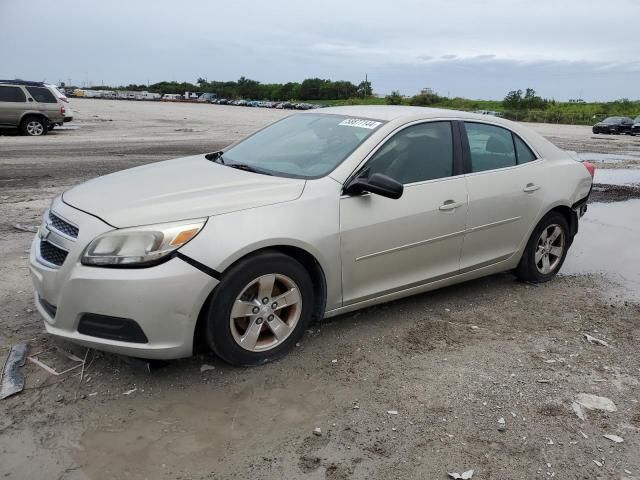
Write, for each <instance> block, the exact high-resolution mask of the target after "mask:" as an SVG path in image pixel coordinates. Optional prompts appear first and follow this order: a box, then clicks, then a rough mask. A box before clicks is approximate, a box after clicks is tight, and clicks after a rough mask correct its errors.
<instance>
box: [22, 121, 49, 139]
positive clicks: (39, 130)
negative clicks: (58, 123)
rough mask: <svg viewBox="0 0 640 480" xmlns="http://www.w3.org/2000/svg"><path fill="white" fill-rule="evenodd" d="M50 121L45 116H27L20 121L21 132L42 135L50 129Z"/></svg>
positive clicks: (33, 135)
mask: <svg viewBox="0 0 640 480" xmlns="http://www.w3.org/2000/svg"><path fill="white" fill-rule="evenodd" d="M48 128H49V122H47V120H45V119H44V118H43V117H27V118H25V119H24V120H22V122H21V123H20V133H21V134H22V135H27V136H30V137H40V136H42V135H46V134H47V132H48V131H49V129H48Z"/></svg>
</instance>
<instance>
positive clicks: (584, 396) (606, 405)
mask: <svg viewBox="0 0 640 480" xmlns="http://www.w3.org/2000/svg"><path fill="white" fill-rule="evenodd" d="M575 403H577V404H578V405H580V406H582V407H584V408H586V409H587V410H603V411H605V412H617V411H618V407H616V405H615V404H614V403H613V402H612V401H611V400H610V399H608V398H607V397H598V396H597V395H592V394H590V393H580V394H579V395H578V396H577V397H576V401H575ZM574 410H575V409H574Z"/></svg>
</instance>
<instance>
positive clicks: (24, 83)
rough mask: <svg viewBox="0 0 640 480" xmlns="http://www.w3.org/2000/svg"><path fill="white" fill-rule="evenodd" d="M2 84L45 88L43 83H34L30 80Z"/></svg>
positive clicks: (7, 81)
mask: <svg viewBox="0 0 640 480" xmlns="http://www.w3.org/2000/svg"><path fill="white" fill-rule="evenodd" d="M0 84H2V85H7V84H9V85H22V86H28V87H44V83H43V82H32V81H29V80H0Z"/></svg>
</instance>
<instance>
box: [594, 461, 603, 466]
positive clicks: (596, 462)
mask: <svg viewBox="0 0 640 480" xmlns="http://www.w3.org/2000/svg"><path fill="white" fill-rule="evenodd" d="M593 463H595V464H596V465H598V466H599V467H601V466H602V462H599V461H598V460H594V461H593Z"/></svg>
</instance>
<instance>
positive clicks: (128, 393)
mask: <svg viewBox="0 0 640 480" xmlns="http://www.w3.org/2000/svg"><path fill="white" fill-rule="evenodd" d="M137 390H138V389H137V388H132V389H131V390H127V391H126V392H124V393H123V395H131V394H132V393H133V392H135V391H137Z"/></svg>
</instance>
